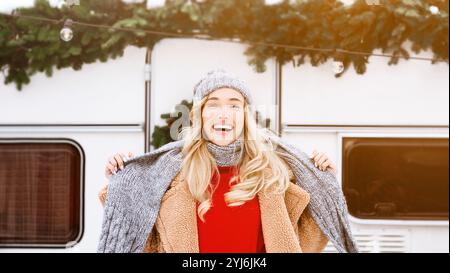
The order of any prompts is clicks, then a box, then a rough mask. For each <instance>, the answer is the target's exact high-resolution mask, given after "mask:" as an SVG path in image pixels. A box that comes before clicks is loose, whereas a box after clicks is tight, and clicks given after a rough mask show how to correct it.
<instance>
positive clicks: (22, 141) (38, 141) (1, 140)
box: [0, 137, 86, 249]
mask: <svg viewBox="0 0 450 273" xmlns="http://www.w3.org/2000/svg"><path fill="white" fill-rule="evenodd" d="M0 143H2V144H3V143H14V144H29V143H33V144H59V143H64V144H69V145H71V146H73V147H75V148H76V150H77V151H78V153H79V155H80V181H79V186H80V208H79V211H80V212H79V213H80V215H79V219H80V223H79V225H80V229H79V232H78V235H77V236H76V238H75V240H73V241H70V242H67V243H65V244H27V243H20V244H19V243H14V244H2V243H0V249H1V248H63V249H67V248H72V247H74V246H75V245H77V244H78V243H80V242H81V240H82V238H83V235H84V215H85V211H84V210H85V205H84V203H85V200H84V195H85V194H84V191H85V180H86V179H85V165H86V160H85V158H86V156H85V152H84V149H83V147H82V146H81V145H80V143H78V142H77V141H75V140H74V139H70V138H2V137H0Z"/></svg>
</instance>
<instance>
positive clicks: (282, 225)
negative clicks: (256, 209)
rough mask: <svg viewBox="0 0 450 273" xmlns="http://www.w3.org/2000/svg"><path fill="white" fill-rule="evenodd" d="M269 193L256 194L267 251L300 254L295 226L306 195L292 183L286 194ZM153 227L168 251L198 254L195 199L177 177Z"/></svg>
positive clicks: (305, 202) (184, 183)
mask: <svg viewBox="0 0 450 273" xmlns="http://www.w3.org/2000/svg"><path fill="white" fill-rule="evenodd" d="M268 192H269V193H267V194H265V193H263V192H260V193H258V198H259V205H260V210H261V222H262V230H263V237H264V243H265V248H266V252H269V253H272V252H301V247H300V243H299V239H298V238H299V237H298V232H297V231H298V228H297V224H298V221H299V218H300V216H301V214H302V212H303V211H304V209H305V208H306V206H307V205H308V203H309V198H310V197H309V194H308V193H307V192H306V191H304V190H303V189H302V188H300V187H299V186H297V185H296V184H294V183H291V184H290V185H289V187H288V189H287V191H286V192H285V194H274V193H270V192H271V189H269V191H268ZM156 228H157V229H158V232H159V234H160V237H161V243H162V244H163V245H164V248H165V249H166V250H167V251H168V252H183V253H197V252H199V246H198V231H197V215H196V203H195V199H194V198H193V197H192V195H191V193H190V191H189V187H188V184H187V183H186V181H185V180H183V179H181V178H180V177H179V176H177V177H176V178H175V179H174V181H173V182H172V184H171V187H170V188H169V190H168V191H167V192H166V194H165V195H164V197H163V199H162V201H161V208H160V212H159V215H158V219H157V221H156Z"/></svg>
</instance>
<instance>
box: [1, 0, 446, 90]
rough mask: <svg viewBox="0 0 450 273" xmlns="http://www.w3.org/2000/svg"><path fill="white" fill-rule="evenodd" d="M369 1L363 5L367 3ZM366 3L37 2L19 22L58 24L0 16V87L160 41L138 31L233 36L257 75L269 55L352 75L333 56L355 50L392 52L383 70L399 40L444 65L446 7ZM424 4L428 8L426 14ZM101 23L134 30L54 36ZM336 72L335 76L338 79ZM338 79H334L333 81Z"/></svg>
mask: <svg viewBox="0 0 450 273" xmlns="http://www.w3.org/2000/svg"><path fill="white" fill-rule="evenodd" d="M369 2H370V1H369ZM380 3H381V4H380V5H368V4H367V1H363V0H359V1H356V2H355V3H354V4H353V5H351V6H344V5H343V4H342V3H341V2H339V1H336V0H310V1H296V3H295V4H290V3H289V1H284V2H283V3H280V4H278V5H265V4H264V1H263V0H246V1H242V0H204V1H195V0H193V1H187V0H167V1H166V5H165V6H164V7H158V8H153V9H150V10H148V9H146V4H145V2H144V3H139V4H124V3H123V2H122V1H120V0H81V1H80V5H79V6H74V7H72V8H68V7H64V8H62V9H58V8H53V7H51V6H49V4H48V3H47V1H44V0H37V1H36V3H35V5H34V7H32V8H22V9H19V10H18V11H17V12H18V13H19V14H22V15H31V16H39V17H45V18H51V19H56V20H59V21H60V22H61V23H60V24H54V23H51V22H50V23H49V22H42V21H37V20H32V19H28V18H11V17H7V16H1V15H0V69H1V70H2V72H3V73H4V75H5V83H6V84H8V83H12V82H14V83H15V84H16V85H17V88H18V89H19V90H20V89H21V87H22V86H23V85H24V84H27V83H29V82H30V77H31V76H32V75H33V74H35V73H37V72H44V73H46V74H47V75H48V76H50V75H51V74H52V71H53V68H54V67H56V68H57V69H61V68H64V67H72V68H74V69H76V70H78V69H81V68H82V66H83V64H86V63H92V62H95V61H98V60H100V61H102V62H105V61H107V60H108V59H110V58H116V57H118V56H122V54H123V51H124V49H125V47H127V46H129V45H133V46H137V47H147V48H152V47H153V45H154V44H155V43H156V42H157V41H159V40H160V39H162V38H165V37H164V36H162V35H155V34H148V33H145V32H143V31H140V30H155V31H164V32H170V33H179V34H184V35H194V34H195V35H207V36H209V37H211V38H214V39H238V40H240V41H242V42H244V43H248V44H249V45H248V47H247V50H246V52H245V54H246V55H247V56H248V63H249V65H252V66H253V67H254V69H255V70H256V71H258V72H262V71H264V70H265V69H266V66H265V63H266V61H267V60H268V59H270V58H276V59H277V60H278V61H279V62H281V63H282V64H285V63H288V62H292V63H293V65H294V66H300V65H302V64H304V63H305V62H306V61H309V62H310V63H311V64H312V65H314V66H318V65H321V64H323V63H325V62H326V61H327V60H328V59H329V58H332V59H339V60H341V61H342V62H343V63H344V66H345V69H344V72H342V73H345V71H347V70H348V68H349V67H350V66H351V65H353V67H354V69H355V71H356V72H357V73H359V74H363V73H365V72H366V64H367V63H368V61H369V57H368V56H364V55H351V54H336V52H335V51H333V50H334V49H343V50H351V51H358V52H369V53H371V52H373V51H374V50H381V51H382V52H383V53H386V54H392V55H393V57H392V58H390V59H389V60H388V64H389V65H391V64H397V63H398V60H399V58H400V57H405V58H409V54H408V51H407V49H405V48H404V44H405V43H404V42H405V41H410V42H411V45H412V46H411V49H412V51H413V52H414V53H416V54H417V53H419V52H421V51H424V50H431V51H432V52H433V63H434V62H436V61H445V62H447V63H448V6H449V4H448V0H445V1H443V0H430V1H425V0H422V1H419V0H416V1H414V0H389V1H388V0H385V1H382V0H380ZM430 5H434V6H437V7H438V8H439V10H440V12H439V13H438V14H432V13H431V12H430V10H429V7H430ZM67 18H70V19H72V20H74V21H79V22H83V23H89V24H101V25H106V26H114V27H120V28H135V29H140V30H136V31H122V30H112V29H109V30H108V29H107V28H96V27H92V26H86V25H79V24H76V25H73V26H72V29H73V31H74V37H73V39H72V40H71V41H70V42H63V41H61V40H60V39H59V31H60V29H61V28H62V24H63V22H64V20H65V19H67ZM260 43H272V44H286V45H292V46H297V47H307V48H326V49H330V51H327V52H318V51H311V50H304V49H298V48H295V47H284V48H281V47H275V46H263V45H261V44H260ZM342 73H341V74H342ZM336 76H341V75H336Z"/></svg>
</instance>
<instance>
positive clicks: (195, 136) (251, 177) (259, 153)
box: [181, 96, 290, 221]
mask: <svg viewBox="0 0 450 273" xmlns="http://www.w3.org/2000/svg"><path fill="white" fill-rule="evenodd" d="M207 97H208V96H206V97H204V98H203V99H202V100H201V101H194V104H193V107H192V110H191V112H190V113H189V117H190V119H191V121H192V126H191V127H184V128H183V129H182V131H181V136H182V138H183V140H184V146H183V149H182V154H183V163H182V169H181V172H182V174H183V177H184V178H185V180H186V181H187V183H188V186H189V191H190V192H191V194H192V196H193V197H194V199H195V200H196V201H198V202H199V206H198V210H197V213H198V215H199V217H200V219H201V220H202V221H204V214H205V213H206V212H207V211H208V210H209V209H210V208H211V206H212V203H211V197H212V193H213V191H214V189H213V188H212V186H211V183H210V181H211V179H212V176H213V174H216V175H220V174H219V171H218V168H217V164H216V161H215V159H214V157H213V156H212V155H211V154H210V153H209V151H208V148H207V142H208V140H206V139H204V138H203V137H202V133H203V132H202V128H203V122H202V110H203V106H204V105H205V103H206V100H207ZM271 135H273V133H272V132H271V131H270V130H268V129H266V128H258V126H257V123H256V120H255V119H254V117H253V115H252V114H251V112H250V110H249V106H248V104H247V103H246V102H245V103H244V128H243V141H242V142H243V147H242V149H243V156H242V159H241V163H240V165H239V168H238V169H239V173H238V175H237V176H234V177H233V178H232V179H231V181H230V185H232V186H231V188H230V191H229V192H227V193H226V194H225V201H226V203H227V205H228V206H240V205H242V204H244V203H245V202H246V201H248V200H251V199H253V198H254V197H255V195H256V194H257V193H258V192H259V191H261V190H264V191H266V190H267V189H268V188H270V187H272V185H273V187H274V188H275V189H274V191H273V192H275V193H277V194H282V193H284V192H285V191H286V189H287V188H288V186H289V183H290V176H289V168H288V166H287V164H286V163H285V162H284V160H283V159H282V158H281V157H280V156H279V155H278V154H280V153H279V152H277V151H276V150H275V147H274V146H273V143H272V142H271V141H270V136H271ZM238 179H239V183H235V182H237V181H238ZM264 194H265V192H264Z"/></svg>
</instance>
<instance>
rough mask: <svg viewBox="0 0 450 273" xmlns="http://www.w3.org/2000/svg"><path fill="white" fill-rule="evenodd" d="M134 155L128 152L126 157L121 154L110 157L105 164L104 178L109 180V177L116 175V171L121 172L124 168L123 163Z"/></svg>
mask: <svg viewBox="0 0 450 273" xmlns="http://www.w3.org/2000/svg"><path fill="white" fill-rule="evenodd" d="M133 156H134V155H133V153H132V152H128V157H126V156H125V154H123V153H117V154H115V155H114V156H111V157H110V158H109V159H108V162H106V167H105V176H106V178H108V179H109V178H110V177H111V175H113V174H116V173H117V171H119V170H122V169H123V167H124V163H125V161H127V160H129V159H130V158H132V157H133Z"/></svg>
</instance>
